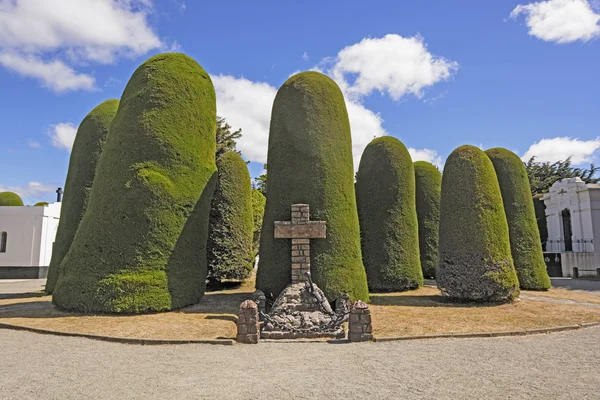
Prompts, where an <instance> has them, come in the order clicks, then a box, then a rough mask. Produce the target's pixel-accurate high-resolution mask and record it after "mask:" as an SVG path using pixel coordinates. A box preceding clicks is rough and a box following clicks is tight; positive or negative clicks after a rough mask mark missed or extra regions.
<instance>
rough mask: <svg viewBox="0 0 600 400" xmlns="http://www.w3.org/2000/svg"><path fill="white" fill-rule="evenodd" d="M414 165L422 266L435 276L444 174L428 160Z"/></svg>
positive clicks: (428, 274)
mask: <svg viewBox="0 0 600 400" xmlns="http://www.w3.org/2000/svg"><path fill="white" fill-rule="evenodd" d="M414 167H415V188H416V202H417V219H418V221H419V252H420V254H421V268H422V269H423V276H425V277H426V278H435V275H436V274H435V272H436V270H437V266H438V240H439V228H440V196H441V193H442V174H441V173H440V171H439V170H438V169H437V168H436V167H435V165H433V164H431V163H428V162H426V161H417V162H415V164H414Z"/></svg>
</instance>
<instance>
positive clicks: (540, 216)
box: [533, 194, 548, 251]
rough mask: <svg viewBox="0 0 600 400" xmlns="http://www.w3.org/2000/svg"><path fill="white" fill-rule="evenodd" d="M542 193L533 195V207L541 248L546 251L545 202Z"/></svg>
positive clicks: (546, 225)
mask: <svg viewBox="0 0 600 400" xmlns="http://www.w3.org/2000/svg"><path fill="white" fill-rule="evenodd" d="M543 197H544V195H543V194H536V195H534V196H533V209H534V210H535V219H536V221H537V227H538V231H539V232H540V242H541V243H542V250H544V251H546V241H547V240H548V223H547V221H546V204H545V203H544V200H542V198H543Z"/></svg>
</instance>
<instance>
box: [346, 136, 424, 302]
mask: <svg viewBox="0 0 600 400" xmlns="http://www.w3.org/2000/svg"><path fill="white" fill-rule="evenodd" d="M356 203H357V207H358V219H359V221H360V233H361V244H362V255H363V263H364V265H365V270H366V272H367V282H368V284H369V290H370V291H373V292H389V291H402V290H408V289H415V288H417V287H419V286H422V285H423V273H422V271H421V262H420V259H419V230H418V226H417V210H416V208H415V171H414V168H413V162H412V159H411V157H410V154H409V153H408V150H407V149H406V147H405V146H404V144H402V142H400V141H399V140H398V139H396V138H395V137H393V136H383V137H379V138H376V139H374V140H373V141H371V143H369V144H368V146H367V147H366V148H365V151H364V153H363V154H362V157H361V159H360V165H359V168H358V172H357V174H356Z"/></svg>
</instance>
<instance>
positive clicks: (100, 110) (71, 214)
mask: <svg viewBox="0 0 600 400" xmlns="http://www.w3.org/2000/svg"><path fill="white" fill-rule="evenodd" d="M118 108H119V100H116V99H112V100H107V101H105V102H104V103H102V104H100V105H99V106H97V107H96V108H94V109H93V110H92V111H90V113H89V114H88V115H87V116H86V117H85V118H84V119H83V121H82V122H81V124H79V128H78V129H77V135H76V136H75V141H74V142H73V149H72V150H71V159H70V161H69V170H68V172H67V181H66V183H65V196H64V198H63V203H62V207H61V213H60V221H59V223H58V230H57V231H56V239H55V241H54V247H53V249H52V258H51V260H50V266H49V267H48V279H47V281H46V292H48V293H52V292H53V291H54V287H55V286H56V281H57V280H58V275H59V269H60V263H61V262H62V260H63V258H64V257H65V255H66V254H67V251H69V248H70V247H71V243H72V242H73V238H74V237H75V232H77V228H78V227H79V223H80V222H81V219H82V218H83V214H85V209H86V207H87V202H88V199H89V197H90V190H91V189H92V183H93V182H94V176H95V175H96V166H97V165H98V160H99V159H100V155H101V154H102V149H103V148H104V144H105V143H106V137H107V136H108V128H109V127H110V123H111V122H112V120H113V118H114V117H115V114H116V113H117V109H118Z"/></svg>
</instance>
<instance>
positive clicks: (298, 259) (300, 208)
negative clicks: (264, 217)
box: [275, 204, 326, 284]
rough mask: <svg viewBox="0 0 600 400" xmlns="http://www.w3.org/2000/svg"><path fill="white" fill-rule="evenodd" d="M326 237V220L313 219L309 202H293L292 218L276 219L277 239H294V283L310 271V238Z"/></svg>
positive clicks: (302, 278) (298, 281)
mask: <svg viewBox="0 0 600 400" xmlns="http://www.w3.org/2000/svg"><path fill="white" fill-rule="evenodd" d="M325 237H326V223H325V221H311V220H310V211H309V206H308V204H292V220H291V221H275V239H292V284H294V283H300V282H304V281H305V280H306V276H305V275H304V273H305V272H310V239H325Z"/></svg>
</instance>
